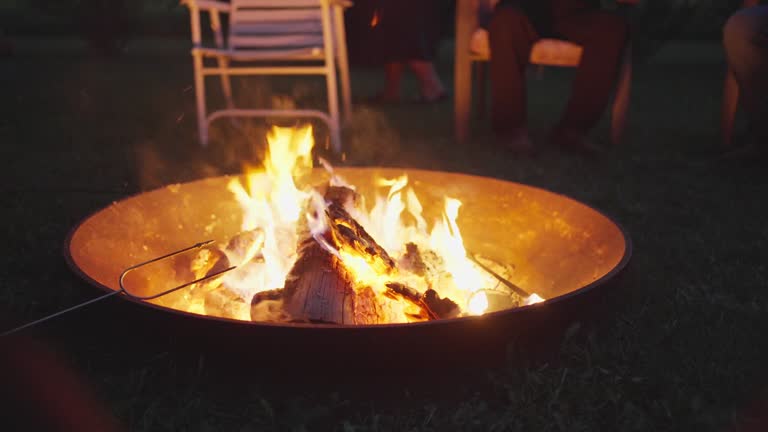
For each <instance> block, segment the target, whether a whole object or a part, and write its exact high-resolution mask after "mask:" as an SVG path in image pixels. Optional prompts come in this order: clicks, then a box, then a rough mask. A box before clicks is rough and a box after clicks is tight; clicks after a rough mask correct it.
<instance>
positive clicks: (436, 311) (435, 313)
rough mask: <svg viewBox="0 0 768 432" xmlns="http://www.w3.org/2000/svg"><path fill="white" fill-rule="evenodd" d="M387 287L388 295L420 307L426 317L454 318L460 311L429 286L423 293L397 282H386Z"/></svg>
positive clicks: (455, 305)
mask: <svg viewBox="0 0 768 432" xmlns="http://www.w3.org/2000/svg"><path fill="white" fill-rule="evenodd" d="M387 288H388V289H389V292H388V295H389V296H390V297H392V298H401V299H404V300H406V301H408V302H409V303H411V304H413V305H415V306H418V307H420V308H421V310H422V312H423V316H424V317H425V318H426V319H430V320H435V319H446V318H455V317H457V316H458V315H459V314H460V313H461V309H460V308H459V305H457V304H456V303H455V302H454V301H453V300H451V299H449V298H447V297H446V298H442V297H440V296H439V295H438V294H437V291H435V290H433V289H431V288H430V289H428V290H427V291H426V292H424V294H421V293H419V292H418V291H417V290H415V289H414V288H411V287H409V286H406V285H403V284H401V283H398V282H391V283H388V284H387Z"/></svg>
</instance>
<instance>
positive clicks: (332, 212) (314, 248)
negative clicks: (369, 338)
mask: <svg viewBox="0 0 768 432" xmlns="http://www.w3.org/2000/svg"><path fill="white" fill-rule="evenodd" d="M356 196H357V194H356V193H355V192H354V191H353V190H351V189H348V188H342V187H329V188H328V189H327V191H326V194H325V198H326V200H327V201H330V204H329V206H328V208H327V209H326V212H325V214H324V215H316V216H318V217H326V218H327V219H328V226H329V230H328V232H326V233H324V234H322V238H319V237H318V238H316V237H315V236H313V235H312V234H311V233H310V232H309V229H308V228H304V229H303V231H302V233H300V235H299V238H300V239H301V240H300V241H299V245H298V247H297V255H298V259H297V260H296V263H295V264H294V265H293V268H291V271H290V272H289V274H288V276H287V277H286V280H285V288H284V289H283V291H282V293H281V294H282V298H283V302H284V303H283V308H284V310H285V312H286V313H287V314H288V315H290V316H291V318H292V320H294V321H302V322H313V323H332V324H375V323H379V322H382V321H383V311H382V309H381V306H380V305H379V304H378V303H377V301H376V297H375V294H374V293H373V291H372V290H371V289H370V288H364V289H360V290H359V291H356V289H355V288H356V287H355V280H354V277H353V276H352V274H351V273H350V272H349V271H348V270H347V269H346V267H345V266H344V264H343V263H342V262H341V261H340V259H339V257H338V256H337V255H336V254H334V253H333V252H332V251H331V250H328V249H327V248H326V247H324V246H323V245H321V244H320V243H319V242H318V240H322V241H323V242H324V243H326V244H327V245H329V246H331V248H333V249H336V250H339V249H341V248H344V247H346V248H350V249H352V250H354V251H355V252H357V253H360V254H361V255H362V256H363V257H364V258H365V259H366V260H367V261H369V262H371V263H372V265H375V266H377V268H381V269H382V271H387V272H388V271H391V270H392V269H394V261H393V260H392V258H390V257H389V255H388V254H387V253H386V251H384V249H383V248H381V247H380V246H379V245H378V244H376V242H375V241H374V240H373V238H372V237H371V236H370V235H368V233H367V232H365V229H363V227H362V226H361V225H360V224H359V223H357V221H355V220H354V218H352V216H350V215H349V213H348V211H347V210H345V208H344V207H345V206H346V207H347V208H350V209H352V208H354V206H355V205H356V200H357V198H356ZM318 236H319V234H318ZM260 301H262V300H261V299H256V298H255V299H254V303H252V304H253V305H257V304H258V303H259V302H260Z"/></svg>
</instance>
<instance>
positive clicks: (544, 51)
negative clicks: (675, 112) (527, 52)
mask: <svg viewBox="0 0 768 432" xmlns="http://www.w3.org/2000/svg"><path fill="white" fill-rule="evenodd" d="M617 1H618V3H628V4H634V3H636V2H637V0H617ZM491 3H492V1H491V0H458V3H457V6H456V47H455V49H456V57H455V58H456V60H455V61H456V64H455V66H454V67H455V70H454V74H455V75H454V76H455V78H454V125H455V135H456V140H457V141H459V142H464V141H466V139H467V136H468V135H469V119H470V107H471V105H472V66H473V65H475V66H476V68H477V75H478V79H477V85H478V90H479V91H478V99H479V106H480V112H481V113H484V111H485V105H486V104H485V94H486V84H485V82H486V77H485V75H486V71H485V69H486V68H485V67H484V66H485V64H486V63H487V62H488V60H490V56H491V52H490V48H489V43H488V32H487V31H486V30H484V29H480V28H478V14H479V12H480V8H486V9H490V7H491V6H490V4H491ZM582 51H583V50H582V48H581V46H579V45H577V44H575V43H572V42H568V41H565V40H560V39H540V40H539V41H537V42H536V43H535V44H534V45H533V48H532V50H531V56H530V59H529V62H530V64H533V65H539V66H560V67H577V66H578V65H579V62H580V61H581V53H582ZM631 59H632V56H631V48H630V47H628V48H627V49H626V50H625V55H624V59H623V64H622V66H621V72H620V75H619V80H618V83H617V87H616V92H615V95H614V99H613V105H612V107H611V142H612V143H614V144H618V143H619V142H620V141H621V138H622V135H623V133H624V128H625V126H626V123H627V111H628V110H627V108H628V106H629V95H630V90H631V84H632V61H631Z"/></svg>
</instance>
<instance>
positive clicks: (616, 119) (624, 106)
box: [611, 45, 632, 145]
mask: <svg viewBox="0 0 768 432" xmlns="http://www.w3.org/2000/svg"><path fill="white" fill-rule="evenodd" d="M631 92H632V46H631V45H628V46H627V48H626V50H625V52H624V61H623V64H622V65H621V71H620V72H619V82H618V83H617V85H616V94H615V96H614V99H613V106H612V107H611V143H612V144H613V145H619V143H621V140H622V138H623V137H624V130H625V129H626V126H627V117H628V116H629V113H628V112H629V98H630V94H631Z"/></svg>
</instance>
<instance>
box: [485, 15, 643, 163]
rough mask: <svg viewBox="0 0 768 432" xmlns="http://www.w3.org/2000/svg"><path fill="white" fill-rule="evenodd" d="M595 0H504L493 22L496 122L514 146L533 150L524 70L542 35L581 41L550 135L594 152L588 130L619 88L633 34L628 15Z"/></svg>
mask: <svg viewBox="0 0 768 432" xmlns="http://www.w3.org/2000/svg"><path fill="white" fill-rule="evenodd" d="M599 6H600V2H599V1H590V0H500V1H499V2H498V5H497V6H496V7H495V10H494V11H493V14H492V15H491V17H490V22H489V23H488V25H487V27H488V33H489V43H490V49H491V53H492V55H491V60H490V77H491V90H492V91H491V94H492V96H491V125H492V128H493V130H494V132H495V133H496V134H497V137H498V139H499V140H500V141H501V142H502V143H503V145H504V146H505V147H507V148H508V149H510V150H512V151H516V152H521V153H527V152H531V151H532V150H534V147H533V145H532V144H531V141H530V137H529V135H528V131H527V127H526V96H525V94H526V91H525V87H526V85H525V84H526V81H525V70H526V66H527V64H528V59H529V57H530V53H531V49H532V47H533V44H534V43H535V42H536V41H537V40H538V39H540V38H545V37H549V38H558V39H565V40H568V41H571V42H574V43H577V44H579V45H581V46H582V48H583V54H582V57H581V63H580V65H579V67H578V68H577V71H576V76H575V78H574V81H573V85H572V90H571V96H570V99H569V101H568V104H567V107H566V109H565V113H564V114H563V116H562V118H561V119H560V122H559V124H558V125H557V126H556V127H555V128H554V131H553V132H552V135H551V141H552V143H553V144H556V145H558V146H560V147H562V148H564V149H567V150H572V151H576V152H582V153H593V152H594V151H596V148H595V147H594V146H593V145H592V144H591V142H590V141H589V139H588V134H589V132H590V131H591V130H592V129H593V128H594V126H595V125H596V124H597V123H598V121H599V120H600V117H601V116H602V113H603V111H604V110H605V108H606V106H607V105H608V102H609V100H610V98H611V94H612V92H613V90H614V87H615V84H616V80H617V78H618V75H619V70H620V67H621V59H622V56H623V53H624V48H625V46H626V45H627V41H628V37H629V26H628V24H627V23H626V22H625V20H624V19H623V18H621V17H620V16H618V15H614V14H611V13H609V12H606V11H601V10H599Z"/></svg>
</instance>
